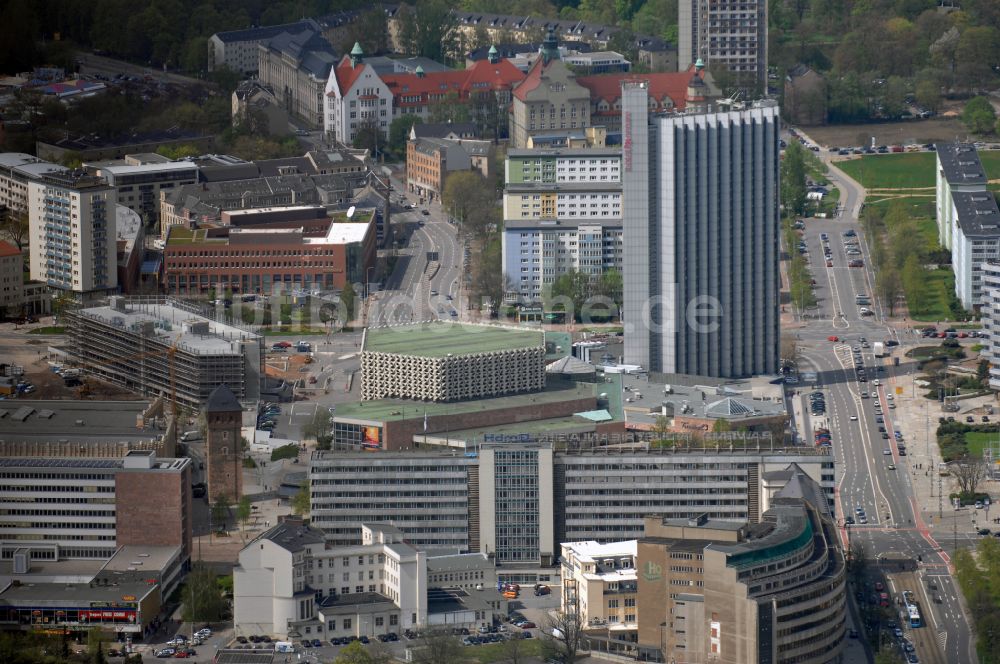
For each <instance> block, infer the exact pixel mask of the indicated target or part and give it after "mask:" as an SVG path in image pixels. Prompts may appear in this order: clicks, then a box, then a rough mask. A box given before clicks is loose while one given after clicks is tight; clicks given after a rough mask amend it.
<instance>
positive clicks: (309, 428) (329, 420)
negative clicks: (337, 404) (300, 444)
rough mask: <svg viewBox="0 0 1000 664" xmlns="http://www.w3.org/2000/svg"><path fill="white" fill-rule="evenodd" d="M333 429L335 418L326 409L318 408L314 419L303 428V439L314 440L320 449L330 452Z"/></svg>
mask: <svg viewBox="0 0 1000 664" xmlns="http://www.w3.org/2000/svg"><path fill="white" fill-rule="evenodd" d="M332 428H333V416H332V415H330V411H328V410H327V409H326V408H317V409H316V412H315V413H313V416H312V418H311V419H310V420H309V421H308V422H307V423H306V424H305V425H304V426H303V427H302V438H303V439H306V440H308V439H310V438H311V439H314V440H316V442H317V444H318V446H319V449H324V450H328V449H330V443H331V441H333V433H332V432H331V429H332Z"/></svg>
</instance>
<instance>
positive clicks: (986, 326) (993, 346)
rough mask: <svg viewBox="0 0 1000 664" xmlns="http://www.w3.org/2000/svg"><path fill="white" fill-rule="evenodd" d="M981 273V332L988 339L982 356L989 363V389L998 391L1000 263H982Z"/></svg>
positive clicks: (999, 384)
mask: <svg viewBox="0 0 1000 664" xmlns="http://www.w3.org/2000/svg"><path fill="white" fill-rule="evenodd" d="M982 271H983V300H982V304H983V308H982V314H983V330H985V332H986V338H987V339H988V341H987V342H986V348H985V349H984V350H983V356H984V357H985V358H986V359H987V360H989V362H990V388H991V389H993V390H997V391H1000V263H997V262H992V261H991V262H986V263H983V265H982Z"/></svg>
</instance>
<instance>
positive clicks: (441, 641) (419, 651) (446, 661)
mask: <svg viewBox="0 0 1000 664" xmlns="http://www.w3.org/2000/svg"><path fill="white" fill-rule="evenodd" d="M418 643H419V645H418V646H417V648H416V649H415V650H414V652H413V664H458V663H459V662H462V661H463V660H464V659H465V658H464V656H463V655H462V644H461V643H459V641H458V639H457V638H456V637H455V636H454V635H453V634H452V633H451V632H450V631H449V630H447V629H429V630H425V631H421V632H420V640H419V642H418Z"/></svg>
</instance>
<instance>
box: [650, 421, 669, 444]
mask: <svg viewBox="0 0 1000 664" xmlns="http://www.w3.org/2000/svg"><path fill="white" fill-rule="evenodd" d="M668 433H670V418H669V417H667V416H666V415H657V416H656V420H654V421H653V435H654V436H655V440H657V441H660V440H663V439H664V438H666V437H667V434H668Z"/></svg>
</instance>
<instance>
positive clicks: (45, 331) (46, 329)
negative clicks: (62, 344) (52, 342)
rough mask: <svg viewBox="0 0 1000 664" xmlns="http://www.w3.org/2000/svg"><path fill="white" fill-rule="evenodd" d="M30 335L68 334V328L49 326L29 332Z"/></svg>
mask: <svg viewBox="0 0 1000 664" xmlns="http://www.w3.org/2000/svg"><path fill="white" fill-rule="evenodd" d="M28 334H66V328H65V327H62V326H61V325H49V326H48V327H36V328H35V329H33V330H28Z"/></svg>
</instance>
